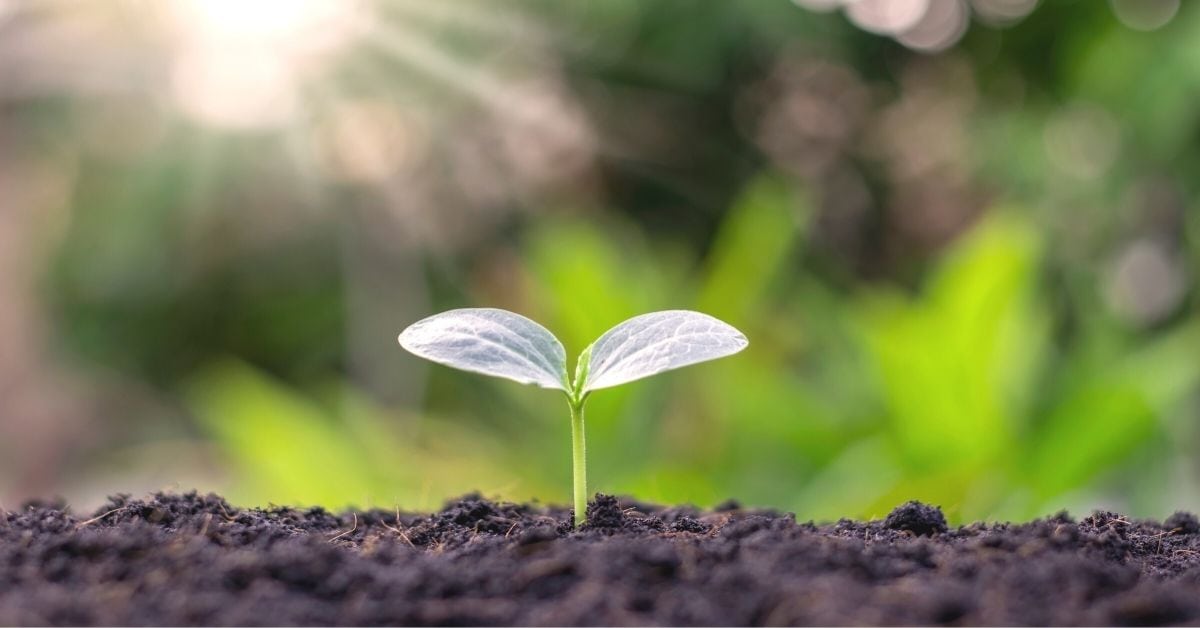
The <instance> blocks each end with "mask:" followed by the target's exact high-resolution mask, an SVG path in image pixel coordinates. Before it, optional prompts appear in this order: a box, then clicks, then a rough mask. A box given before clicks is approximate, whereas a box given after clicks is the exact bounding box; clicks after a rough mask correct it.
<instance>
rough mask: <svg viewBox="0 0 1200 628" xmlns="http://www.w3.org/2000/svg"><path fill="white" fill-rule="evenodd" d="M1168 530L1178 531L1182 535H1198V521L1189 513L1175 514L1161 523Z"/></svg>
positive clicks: (1199, 523) (1199, 527)
mask: <svg viewBox="0 0 1200 628" xmlns="http://www.w3.org/2000/svg"><path fill="white" fill-rule="evenodd" d="M1163 525H1164V526H1165V527H1166V528H1167V529H1168V530H1179V531H1180V532H1181V533H1183V534H1196V533H1200V519H1197V518H1196V515H1193V514H1192V513H1190V512H1183V511H1180V512H1177V513H1175V514H1173V515H1171V516H1170V517H1167V520H1166V521H1164V522H1163Z"/></svg>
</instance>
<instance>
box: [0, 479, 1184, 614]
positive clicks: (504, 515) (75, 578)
mask: <svg viewBox="0 0 1200 628" xmlns="http://www.w3.org/2000/svg"><path fill="white" fill-rule="evenodd" d="M569 517H570V512H569V511H567V510H564V509H555V508H547V507H543V506H536V505H518V504H498V503H493V502H490V501H486V500H484V499H482V498H480V497H478V496H467V497H464V498H462V499H459V500H456V501H453V502H451V503H449V504H448V505H447V506H446V507H445V509H443V510H442V511H441V512H438V513H434V514H427V515H414V514H404V513H401V514H400V515H399V516H397V515H396V513H388V512H382V511H370V512H357V513H345V514H332V513H329V512H327V511H325V510H322V509H319V508H314V509H309V510H294V509H289V508H273V509H267V510H259V509H251V510H244V509H238V508H235V507H233V506H231V505H229V504H228V503H226V502H225V501H224V500H223V499H221V498H220V497H217V496H214V495H208V496H202V495H197V494H195V493H189V494H185V495H161V494H160V495H155V496H153V497H151V498H149V499H145V500H138V499H130V498H129V497H125V496H122V497H117V498H114V499H112V500H111V503H110V504H109V505H108V506H107V507H105V508H102V509H100V510H99V511H97V512H96V513H93V514H88V515H83V516H78V515H75V514H72V513H71V512H69V510H66V509H64V508H63V507H62V506H61V505H56V504H29V505H27V506H25V507H23V508H21V509H20V510H18V511H16V512H0V624H25V625H29V624H72V625H78V624H84V625H86V624H116V625H127V624H170V625H177V624H251V625H261V624H270V625H278V624H331V625H338V624H442V625H469V624H554V625H576V624H618V625H635V624H677V625H693V624H719V625H744V624H763V625H775V624H909V623H915V624H1093V625H1095V624H1177V623H1200V523H1198V522H1197V519H1196V517H1194V516H1192V515H1189V514H1184V513H1179V514H1176V515H1174V516H1172V517H1170V518H1168V519H1167V520H1166V521H1165V522H1163V523H1158V522H1154V521H1133V520H1130V519H1126V518H1124V517H1121V516H1119V515H1116V514H1113V513H1109V512H1097V513H1095V514H1093V515H1091V516H1089V517H1085V518H1083V519H1080V520H1078V521H1076V520H1074V519H1071V518H1070V517H1068V516H1066V515H1065V514H1062V515H1058V516H1056V517H1052V518H1049V519H1045V520H1037V521H1034V522H1032V523H1027V524H1021V525H1011V524H972V525H969V526H965V527H960V528H948V527H947V526H946V521H945V518H944V517H943V516H942V513H941V511H940V510H938V509H937V508H935V507H931V506H928V505H925V504H919V503H916V502H910V503H908V504H904V505H902V506H900V507H898V508H896V510H895V511H893V512H892V513H891V514H890V515H889V516H888V517H887V519H885V520H883V521H869V522H857V521H846V520H843V521H839V522H837V523H834V524H828V525H813V524H811V523H797V522H796V521H795V519H794V517H792V516H791V515H784V514H778V513H772V512H762V511H747V510H741V509H739V508H738V507H737V505H736V504H733V503H730V504H726V505H725V506H722V507H720V508H718V510H716V511H699V510H696V509H693V508H662V507H657V506H650V505H647V504H640V503H635V502H630V501H618V500H617V499H614V498H612V497H608V496H598V497H597V500H596V501H595V502H593V503H592V505H591V506H590V507H589V509H588V518H589V521H590V523H589V524H588V525H587V526H585V527H584V528H583V529H582V530H579V531H572V530H571V529H570V527H569V525H568V523H567V522H568V521H569Z"/></svg>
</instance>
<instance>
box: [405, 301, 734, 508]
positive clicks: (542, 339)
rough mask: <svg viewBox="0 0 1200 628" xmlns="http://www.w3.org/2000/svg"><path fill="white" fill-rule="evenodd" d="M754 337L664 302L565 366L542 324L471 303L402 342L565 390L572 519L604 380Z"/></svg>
mask: <svg viewBox="0 0 1200 628" xmlns="http://www.w3.org/2000/svg"><path fill="white" fill-rule="evenodd" d="M747 344H749V343H748V341H747V340H746V336H744V335H743V334H742V332H740V331H738V330H736V329H734V328H733V327H732V326H730V325H728V324H726V323H723V322H721V321H719V320H717V319H715V318H713V317H711V316H709V315H707V314H701V313H700V312H690V311H687V310H667V311H663V312H652V313H650V314H642V315H641V316H635V317H633V318H631V319H629V320H627V321H625V322H623V323H621V324H620V325H617V326H616V327H613V328H612V329H610V330H608V331H606V332H604V334H603V335H602V336H600V338H598V339H597V340H596V341H595V342H593V343H592V344H590V345H588V347H587V348H586V349H584V350H583V352H582V353H580V354H579V358H578V359H577V360H576V361H575V377H573V378H572V377H570V376H569V375H568V372H567V359H566V351H565V350H564V349H563V346H562V343H561V342H559V341H558V338H555V337H554V334H552V333H550V332H549V331H548V330H546V328H545V327H542V326H541V325H539V324H537V323H535V322H533V321H531V320H529V319H528V318H525V317H524V316H521V315H519V314H514V313H512V312H508V311H506V310H498V309H492V308H466V309H460V310H450V311H448V312H442V313H441V314H435V315H433V316H430V317H429V318H426V319H422V320H420V321H417V322H416V323H413V324H412V325H410V326H409V327H408V329H405V330H404V331H403V332H402V333H401V334H400V346H402V347H404V348H405V349H407V350H409V351H411V352H412V353H414V354H416V355H418V356H420V357H422V358H425V359H426V360H432V361H433V362H437V363H439V364H444V365H446V366H450V367H453V368H456V369H461V370H464V371H471V372H474V373H483V374H484V375H491V376H493V377H502V378H504V379H511V380H514V381H517V382H520V383H522V384H532V385H534V386H540V387H542V388H553V389H556V390H561V391H563V392H564V393H566V395H567V406H568V407H570V409H571V454H572V455H571V458H572V462H573V469H574V480H575V482H574V483H575V525H576V526H579V525H580V524H582V523H583V521H584V517H585V513H586V512H587V447H586V439H585V437H584V426H583V405H584V403H585V402H586V401H587V398H588V395H591V394H592V392H593V391H596V390H600V389H601V388H611V387H613V386H619V385H621V384H625V383H628V382H632V381H634V380H639V379H642V378H644V377H650V376H651V375H656V374H658V373H662V372H663V371H669V370H672V369H677V368H680V367H684V366H688V365H691V364H696V363H698V362H705V361H708V360H715V359H717V358H722V357H725V356H727V355H732V354H734V353H737V352H738V351H741V350H742V349H745V348H746V345H747Z"/></svg>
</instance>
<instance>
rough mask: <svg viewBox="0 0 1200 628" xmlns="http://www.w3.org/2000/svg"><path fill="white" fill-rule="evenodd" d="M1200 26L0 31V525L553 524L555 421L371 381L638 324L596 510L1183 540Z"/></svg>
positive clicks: (1191, 439) (60, 23) (378, 24)
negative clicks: (723, 348)
mask: <svg viewBox="0 0 1200 628" xmlns="http://www.w3.org/2000/svg"><path fill="white" fill-rule="evenodd" d="M1197 42H1200V8H1197V7H1196V6H1195V5H1194V4H1191V3H1182V2H1179V1H1178V0H1110V1H1108V2H1065V1H1064V2H1037V1H1036V0H930V1H928V2H926V1H924V0H922V1H914V2H903V3H893V2H890V1H888V0H857V1H855V2H849V1H842V0H794V1H785V0H764V1H761V2H744V3H720V4H704V5H698V4H696V3H694V2H689V1H686V0H655V1H653V2H642V1H634V0H617V1H611V2H604V3H561V2H553V1H549V0H505V1H503V2H492V1H484V0H460V1H456V2H432V1H425V0H359V1H354V2H333V1H330V0H303V1H298V2H271V1H269V0H261V1H258V2H232V1H226V0H204V1H201V0H170V1H168V2H161V3H155V4H146V3H138V2H126V1H123V0H118V1H115V2H111V3H70V2H32V1H20V0H17V1H13V0H9V1H8V2H4V1H3V0H0V190H3V191H4V192H3V193H2V194H0V264H2V265H3V268H4V271H3V272H0V340H2V341H3V342H2V343H0V344H2V345H3V347H4V349H3V350H0V398H3V399H4V401H5V403H4V404H3V408H2V409H0V498H3V499H4V500H5V503H9V502H10V501H11V500H19V499H25V498H29V497H34V496H38V497H44V496H46V495H48V494H54V493H59V494H64V495H65V496H67V497H68V498H69V499H70V500H71V502H72V503H73V504H77V505H80V506H81V507H82V506H84V505H87V504H94V503H99V502H100V501H102V500H103V497H104V495H105V494H106V493H113V492H138V491H143V490H151V489H157V488H163V487H168V488H170V487H175V488H190V487H191V486H193V485H195V486H197V487H199V488H202V489H214V490H220V491H222V492H225V493H227V494H229V495H230V496H232V497H233V498H234V499H235V500H237V501H239V502H242V503H256V504H262V503H268V502H275V503H282V502H299V503H321V504H325V505H328V506H341V505H346V504H351V503H354V504H359V505H368V504H369V505H376V506H381V507H390V506H391V505H393V504H400V505H403V506H406V507H411V508H431V507H434V506H436V505H437V503H438V502H440V500H441V499H443V498H445V497H447V496H450V495H452V494H455V493H463V492H467V491H469V490H475V489H478V490H482V491H484V492H485V493H488V494H491V495H495V496H500V497H505V498H510V499H519V500H526V499H531V498H536V499H541V500H546V501H558V502H562V501H565V500H566V497H567V495H568V488H569V471H570V464H569V460H568V453H567V452H568V451H569V447H567V446H566V444H567V442H568V438H569V426H568V425H567V423H566V420H565V416H566V415H565V412H564V410H565V406H564V404H563V403H562V400H561V399H555V398H553V396H552V395H545V394H543V393H542V392H541V391H536V390H531V389H525V388H520V387H509V386H497V385H494V384H493V383H492V382H490V381H487V380H486V379H484V378H478V377H473V376H471V375H465V374H459V373H454V372H451V371H449V370H447V369H439V368H430V367H429V366H427V365H425V364H423V363H421V362H419V361H416V360H413V359H412V358H411V357H409V356H406V355H405V354H404V353H403V352H401V351H400V350H399V348H398V347H397V346H396V344H395V336H396V334H397V333H398V332H399V330H400V329H403V328H404V327H405V326H406V325H407V324H409V323H411V322H412V321H414V320H417V319H419V318H421V317H423V316H425V315H427V314H429V313H431V312H435V311H440V310H444V309H448V308H452V307H460V306H495V307H503V308H506V309H510V310H513V311H517V312H521V313H523V314H526V315H529V316H531V317H533V318H535V319H537V320H542V321H545V322H546V323H547V326H548V327H549V328H551V329H553V330H554V331H555V333H556V334H558V335H559V336H560V337H561V338H562V339H563V341H564V343H565V344H566V345H567V349H568V351H569V352H577V351H578V350H580V349H582V347H583V345H584V344H585V343H586V342H588V341H590V340H591V339H593V338H595V337H596V336H597V335H598V334H599V333H601V332H603V331H604V330H606V329H608V328H609V327H610V326H611V325H613V324H615V323H617V322H619V321H621V320H624V319H626V318H628V317H630V316H633V315H636V314H639V313H642V312H646V311H652V310H657V309H666V308H691V309H699V310H703V311H707V312H710V313H712V314H714V315H716V316H718V317H720V318H722V319H725V320H727V321H729V322H730V323H732V324H734V325H735V326H736V327H738V328H739V329H743V330H745V331H746V332H747V335H748V336H749V337H750V339H751V345H750V347H749V349H748V350H747V351H746V352H744V353H743V354H740V355H739V356H737V357H736V358H735V359H731V360H726V361H722V362H719V363H715V364H710V365H704V366H702V367H699V368H697V369H689V370H687V371H684V372H680V373H672V374H670V375H667V376H665V377H663V378H661V379H655V380H652V381H647V382H639V383H637V384H634V385H631V386H629V387H623V388H621V389H616V390H606V391H602V392H601V393H598V394H597V395H596V396H595V398H594V399H593V401H592V405H591V406H590V407H589V410H590V421H589V430H590V432H589V440H590V444H591V450H592V453H593V455H592V457H591V459H592V463H591V469H590V471H591V476H592V477H591V480H592V484H593V486H595V487H596V488H597V489H598V490H602V491H606V492H624V493H630V494H633V495H636V496H637V497H640V498H643V499H650V500H660V501H669V502H677V501H695V502H697V503H700V504H703V505H707V504H713V503H715V502H718V501H721V500H723V499H726V498H729V497H734V498H737V499H739V500H741V501H743V502H744V503H748V504H755V505H765V506H774V507H778V508H785V509H791V510H795V511H796V512H797V513H798V516H800V517H802V518H817V519H834V518H837V517H841V516H871V515H882V514H884V513H886V512H887V511H888V510H889V509H890V508H891V507H892V506H894V505H895V504H896V503H898V502H901V501H904V500H907V499H913V498H919V499H925V500H929V501H933V502H937V503H940V504H941V505H942V506H944V507H945V508H946V509H947V512H948V513H949V514H950V515H951V516H952V517H953V518H956V519H958V520H964V519H971V518H976V517H1012V518H1025V517H1030V516H1033V515H1038V514H1044V513H1047V512H1052V511H1056V510H1059V509H1061V508H1071V509H1073V510H1075V511H1082V510H1086V509H1089V508H1094V507H1106V508H1110V509H1116V510H1120V511H1122V512H1127V513H1129V514H1132V515H1154V516H1163V515H1165V514H1168V512H1169V511H1172V510H1175V509H1178V508H1191V509H1197V508H1200V458H1198V457H1197V455H1196V453H1195V452H1196V451H1200V359H1197V347H1200V331H1198V330H1200V318H1198V313H1197V308H1196V303H1197V301H1196V294H1197V285H1198V284H1197V282H1198V281H1200V246H1198V245H1197V242H1198V241H1200V213H1198V212H1197V211H1196V207H1195V206H1196V203H1197V199H1198V198H1200V188H1198V187H1197V186H1198V184H1197V179H1196V177H1195V176H1194V173H1195V172H1197V169H1198V168H1200V144H1198V143H1197V142H1195V141H1194V139H1195V135H1196V130H1197V129H1198V128H1200V113H1197V112H1200V106H1198V105H1200V92H1198V91H1197V89H1196V86H1197V84H1198V82H1200V63H1197V62H1196V61H1197V60H1200V52H1198V51H1200V45H1198V44H1197Z"/></svg>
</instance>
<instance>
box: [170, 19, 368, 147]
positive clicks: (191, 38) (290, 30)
mask: <svg viewBox="0 0 1200 628" xmlns="http://www.w3.org/2000/svg"><path fill="white" fill-rule="evenodd" d="M172 7H174V8H175V9H176V10H175V15H174V17H175V19H176V21H177V27H178V30H179V33H180V36H181V38H180V44H179V45H180V50H179V56H178V57H177V59H176V61H175V65H174V67H173V68H172V74H171V88H172V95H173V97H174V99H175V101H176V102H177V104H178V105H179V107H180V108H181V109H182V110H183V111H184V112H185V113H186V114H187V115H189V116H191V117H192V118H194V119H196V120H197V121H199V122H202V123H204V124H209V125H211V126H216V127H223V128H230V129H255V128H270V127H279V126H283V125H285V124H286V123H288V122H289V121H290V120H291V119H292V118H293V117H294V116H295V114H296V111H297V109H298V104H297V90H298V87H299V85H300V84H301V83H302V82H303V81H304V80H305V79H306V78H308V77H309V76H310V75H311V74H312V73H313V72H314V71H315V70H316V69H317V68H318V67H319V66H320V61H321V60H323V59H324V58H325V57H327V56H328V54H329V53H331V52H333V51H336V50H337V49H339V48H340V47H341V46H342V45H344V44H345V43H346V42H347V41H348V40H349V39H350V37H351V35H352V34H353V30H354V24H355V20H354V19H353V18H355V17H356V15H355V13H356V11H357V10H358V5H357V4H356V3H353V2H349V1H347V2H338V1H335V0H293V1H287V0H254V1H245V2H238V1H236V0H181V1H180V2H178V3H176V4H173V5H172Z"/></svg>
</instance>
